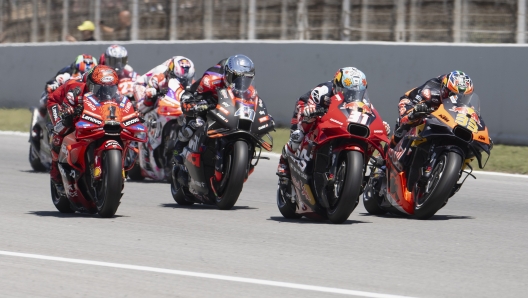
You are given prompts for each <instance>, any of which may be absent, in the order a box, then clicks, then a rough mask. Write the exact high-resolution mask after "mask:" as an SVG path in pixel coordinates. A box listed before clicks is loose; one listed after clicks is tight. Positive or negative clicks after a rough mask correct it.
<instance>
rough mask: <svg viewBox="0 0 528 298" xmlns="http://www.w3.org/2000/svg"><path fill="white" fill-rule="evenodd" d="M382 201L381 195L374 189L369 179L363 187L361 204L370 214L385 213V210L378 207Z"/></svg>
mask: <svg viewBox="0 0 528 298" xmlns="http://www.w3.org/2000/svg"><path fill="white" fill-rule="evenodd" d="M382 201H383V197H382V196H380V195H379V193H377V192H376V191H375V190H374V187H373V186H372V184H371V183H370V181H369V184H367V186H366V187H365V191H363V206H364V207H365V210H367V212H368V213H369V214H372V215H383V214H385V213H387V211H386V210H384V209H382V208H381V207H380V203H381V202H382Z"/></svg>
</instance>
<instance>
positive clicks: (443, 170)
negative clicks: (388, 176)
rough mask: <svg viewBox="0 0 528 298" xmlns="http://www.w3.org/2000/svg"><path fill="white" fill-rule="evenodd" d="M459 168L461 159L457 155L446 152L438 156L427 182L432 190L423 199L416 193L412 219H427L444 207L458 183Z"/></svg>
mask: <svg viewBox="0 0 528 298" xmlns="http://www.w3.org/2000/svg"><path fill="white" fill-rule="evenodd" d="M461 167H462V157H461V156H460V155H459V154H458V153H455V152H448V153H444V154H442V155H441V156H440V158H439V159H438V161H437V163H436V164H435V166H434V168H433V172H432V174H431V178H430V179H429V181H428V182H427V184H430V186H429V187H430V188H432V189H431V190H430V192H429V193H428V194H426V195H425V197H423V198H422V197H420V198H419V197H418V192H416V193H417V195H416V196H417V197H416V198H415V201H414V218H416V219H429V218H431V217H432V216H433V215H435V213H436V212H438V210H440V208H442V207H443V206H444V205H445V203H446V201H447V199H448V198H449V195H450V194H451V191H452V190H453V187H454V186H455V184H456V182H457V181H458V173H459V171H460V168H461ZM415 187H416V186H415ZM425 187H427V185H426V186H424V188H425ZM421 192H422V191H421V190H420V193H421Z"/></svg>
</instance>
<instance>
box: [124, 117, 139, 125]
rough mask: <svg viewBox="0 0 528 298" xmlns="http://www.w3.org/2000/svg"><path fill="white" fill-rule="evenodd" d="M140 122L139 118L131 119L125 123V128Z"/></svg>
mask: <svg viewBox="0 0 528 298" xmlns="http://www.w3.org/2000/svg"><path fill="white" fill-rule="evenodd" d="M138 122H139V119H138V118H134V119H130V120H128V121H126V122H125V123H124V125H125V126H130V125H132V124H134V123H138Z"/></svg>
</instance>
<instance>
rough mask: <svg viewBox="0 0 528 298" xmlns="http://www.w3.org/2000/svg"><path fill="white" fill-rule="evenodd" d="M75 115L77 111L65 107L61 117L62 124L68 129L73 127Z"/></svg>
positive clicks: (67, 106)
mask: <svg viewBox="0 0 528 298" xmlns="http://www.w3.org/2000/svg"><path fill="white" fill-rule="evenodd" d="M74 114H75V110H74V109H73V108H72V107H71V106H69V105H63V106H62V115H61V120H62V124H63V125H64V126H66V127H70V126H72V125H73V116H74Z"/></svg>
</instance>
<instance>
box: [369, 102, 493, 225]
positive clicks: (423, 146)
mask: <svg viewBox="0 0 528 298" xmlns="http://www.w3.org/2000/svg"><path fill="white" fill-rule="evenodd" d="M431 110H434V111H432V112H431V113H430V114H429V115H427V116H426V117H424V118H423V122H421V123H420V124H419V125H417V126H415V127H412V128H408V131H407V132H406V133H404V135H403V137H402V138H401V140H400V141H399V142H398V144H396V146H395V147H394V148H390V149H389V150H388V152H387V154H386V155H385V165H383V166H382V165H379V164H378V163H375V165H373V166H372V167H371V174H370V179H369V181H368V184H367V186H366V187H365V191H364V193H363V203H364V205H365V209H366V210H367V211H368V212H369V213H370V214H378V215H379V214H384V213H386V212H390V213H393V214H400V215H406V216H412V217H414V218H417V219H428V218H430V217H432V216H433V215H434V214H435V213H436V212H437V211H438V210H440V208H442V207H443V206H444V205H445V204H446V203H447V201H448V199H449V198H450V197H452V196H453V195H454V194H455V193H456V192H457V191H458V190H459V189H460V187H461V186H462V184H463V183H464V182H465V180H466V179H467V177H468V176H473V175H472V174H471V172H472V171H473V168H472V167H471V164H470V163H471V161H473V160H474V159H477V161H478V165H479V168H481V169H482V168H484V166H485V164H486V162H487V161H488V159H489V156H490V151H491V149H492V147H493V142H492V141H491V139H490V137H489V135H488V128H487V127H486V125H485V124H484V121H483V120H482V118H481V116H480V100H479V97H478V95H477V94H475V93H473V94H471V95H465V96H456V95H454V96H451V97H449V98H446V99H443V100H442V102H441V104H440V106H439V107H438V108H436V109H431ZM402 130H405V128H404V127H403V128H400V131H402ZM395 133H396V132H395ZM473 177H474V176H473ZM474 178H475V177H474Z"/></svg>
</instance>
